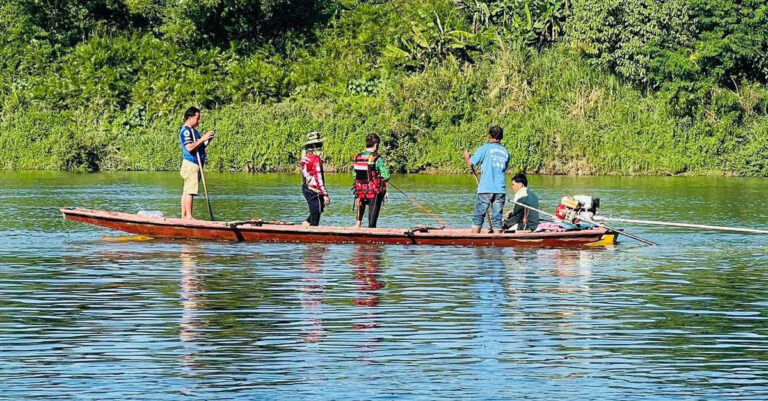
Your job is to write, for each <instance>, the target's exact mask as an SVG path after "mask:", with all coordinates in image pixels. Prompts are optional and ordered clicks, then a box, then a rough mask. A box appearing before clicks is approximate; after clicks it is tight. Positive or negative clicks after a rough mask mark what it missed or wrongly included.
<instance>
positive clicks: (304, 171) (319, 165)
mask: <svg viewBox="0 0 768 401" xmlns="http://www.w3.org/2000/svg"><path fill="white" fill-rule="evenodd" d="M301 179H302V180H303V181H304V183H305V184H307V186H308V187H309V189H311V190H313V191H315V192H317V193H320V194H322V195H327V194H328V191H327V190H326V189H325V177H324V176H323V161H322V160H321V159H320V156H318V155H313V154H307V155H304V156H303V157H302V158H301Z"/></svg>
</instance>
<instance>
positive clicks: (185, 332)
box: [179, 243, 205, 369]
mask: <svg viewBox="0 0 768 401" xmlns="http://www.w3.org/2000/svg"><path fill="white" fill-rule="evenodd" d="M200 253H201V249H200V247H199V246H197V245H196V244H192V243H183V244H181V254H179V258H180V259H181V289H180V291H179V297H180V300H181V306H182V313H181V322H180V323H179V340H181V342H182V344H183V346H184V348H185V350H186V352H185V353H184V355H183V356H182V363H183V364H184V366H185V367H187V368H190V369H193V368H197V367H199V366H198V364H197V363H196V362H195V356H196V355H197V353H198V352H197V350H196V348H198V345H197V344H196V340H197V331H198V330H199V329H200V327H201V326H202V322H201V318H200V317H199V316H198V313H197V311H198V310H199V309H200V294H201V293H202V292H203V291H205V283H204V282H203V279H202V276H201V275H200V274H199V272H198V271H197V265H198V256H199V255H200Z"/></svg>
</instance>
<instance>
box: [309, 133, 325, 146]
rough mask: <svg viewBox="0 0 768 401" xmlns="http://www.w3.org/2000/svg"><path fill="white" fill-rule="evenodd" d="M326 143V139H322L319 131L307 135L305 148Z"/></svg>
mask: <svg viewBox="0 0 768 401" xmlns="http://www.w3.org/2000/svg"><path fill="white" fill-rule="evenodd" d="M323 141H325V138H320V133H319V132H317V131H312V132H310V133H309V134H307V142H306V143H304V146H309V145H314V144H317V143H323Z"/></svg>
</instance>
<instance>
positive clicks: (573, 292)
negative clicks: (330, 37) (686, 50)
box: [0, 173, 768, 400]
mask: <svg viewBox="0 0 768 401" xmlns="http://www.w3.org/2000/svg"><path fill="white" fill-rule="evenodd" d="M4 174H5V175H4V176H3V178H4V179H5V180H6V181H5V182H4V184H5V185H4V186H3V187H2V188H1V189H0V201H2V206H0V210H2V211H3V212H4V213H3V215H4V216H7V217H8V218H7V219H6V221H5V222H3V223H2V231H3V237H2V238H3V246H2V247H0V398H3V397H7V398H8V399H21V398H40V399H42V398H45V399H48V398H58V399H60V398H72V399H74V398H78V399H88V398H93V399H106V398H119V399H164V398H165V399H175V398H178V397H179V396H189V397H195V398H200V399H230V398H242V399H304V398H311V399H329V400H331V399H333V400H335V399H391V398H404V399H435V398H446V399H500V398H514V399H518V398H524V399H534V400H548V399H552V398H553V397H557V398H558V399H573V400H581V399H604V400H623V399H627V398H629V399H636V398H640V399H657V400H666V399H682V400H689V399H690V400H700V399H701V400H704V399H707V400H709V399H755V400H758V399H766V398H768V357H767V356H768V352H767V351H768V341H766V335H768V333H767V328H768V324H766V312H765V310H766V307H768V297H767V296H766V295H768V290H766V288H767V286H766V284H768V257H767V256H766V251H768V245H767V242H766V240H765V239H764V238H763V237H757V236H748V237H744V236H739V235H732V234H711V233H691V232H680V231H675V230H668V229H649V228H642V229H637V228H635V230H634V231H635V232H636V233H638V234H639V235H643V236H647V237H649V238H651V239H653V240H654V241H656V242H659V243H661V244H662V245H661V246H659V247H656V248H650V247H645V246H639V245H636V244H634V243H632V242H630V241H629V240H625V241H623V242H622V243H621V244H620V245H619V246H617V247H612V248H604V249H587V250H584V249H531V248H507V249H496V248H462V247H405V246H371V245H367V246H366V245H358V246H355V245H333V246H323V245H275V244H236V243H220V242H191V241H135V240H126V239H129V238H127V237H125V236H122V235H120V234H117V233H114V232H109V231H105V230H101V229H97V228H90V227H87V226H83V225H75V224H73V223H66V224H63V223H62V222H61V221H60V217H59V215H57V213H56V207H58V206H62V205H73V204H75V205H81V206H90V207H104V208H109V209H119V210H125V211H135V210H138V209H139V208H144V209H147V208H150V207H151V208H152V209H158V210H164V211H165V212H166V214H167V215H174V214H176V213H178V212H177V211H176V209H177V208H178V206H177V203H178V199H177V197H176V194H175V191H176V190H177V188H175V184H176V181H175V178H176V177H175V176H173V175H162V174H157V175H151V174H150V175H138V176H136V175H117V176H116V178H112V177H113V176H110V175H90V176H89V175H85V176H82V175H78V176H76V177H74V178H73V176H74V175H61V176H58V177H63V178H64V179H63V180H54V179H51V178H50V176H46V175H43V178H47V179H42V180H37V181H35V183H34V185H33V183H28V181H27V180H22V179H18V174H19V173H13V174H17V175H9V174H10V173H4ZM9 177H11V178H12V179H9ZM214 177H216V176H215V175H214ZM222 177H226V176H219V178H220V179H221V178H222ZM245 177H246V178H242V176H237V177H235V180H248V179H251V180H253V182H250V184H253V185H252V188H254V189H253V191H250V190H249V189H244V190H243V189H237V188H240V187H242V186H243V183H242V182H233V183H232V184H231V185H230V186H225V187H224V188H223V189H221V190H220V191H221V192H223V193H224V194H223V195H222V196H221V197H220V198H214V199H215V201H214V208H217V206H218V209H219V210H220V212H218V213H221V214H222V215H224V216H226V215H228V214H229V215H230V216H231V218H243V217H251V216H250V215H245V216H244V215H243V214H248V213H244V212H243V210H250V211H265V210H266V211H268V212H269V216H275V217H277V216H279V217H280V218H281V219H290V218H291V217H293V220H296V221H298V220H300V219H299V218H296V217H295V214H297V213H298V214H299V215H301V214H303V213H304V210H303V209H302V207H303V204H302V203H301V198H300V195H298V194H294V193H293V192H294V190H295V188H294V187H293V186H291V185H292V183H291V182H290V181H287V182H286V181H285V180H286V178H285V176H267V177H264V176H245ZM248 177H251V178H248ZM537 179H538V180H539V182H538V183H537V185H539V186H540V187H541V188H548V189H542V191H541V192H542V193H543V194H544V195H545V196H546V197H548V198H550V199H552V198H557V197H558V196H559V195H562V194H564V192H565V193H567V191H566V189H568V188H570V187H571V186H578V185H581V186H583V187H584V188H586V189H587V190H590V191H592V192H600V193H601V196H602V197H603V199H604V205H605V206H604V208H606V209H607V208H608V206H607V205H606V203H607V202H606V199H608V200H610V202H612V204H611V208H612V209H613V210H616V211H619V212H622V213H627V212H632V211H640V212H642V211H645V212H646V213H648V210H649V208H658V209H659V210H664V211H665V212H667V213H670V214H673V215H674V216H676V217H677V218H680V219H683V217H686V214H687V213H688V206H686V205H688V204H690V202H687V203H685V204H680V203H679V202H680V200H681V198H680V197H676V196H670V194H669V192H666V191H665V189H664V188H665V186H666V185H667V181H665V180H664V179H657V180H659V181H658V182H657V184H656V185H654V183H653V181H652V180H651V181H650V182H649V181H648V179H638V180H637V181H632V180H627V179H622V181H621V182H622V183H623V185H622V186H621V188H623V192H620V193H616V194H614V193H613V192H611V191H615V190H616V185H613V184H615V183H614V182H609V183H603V182H601V181H593V180H594V179H592V180H590V179H581V180H582V181H569V182H565V183H561V182H560V181H559V179H558V178H551V179H547V178H539V177H537ZM126 180H128V181H130V182H129V183H127V184H126V183H124V181H126ZM131 180H133V181H131ZM209 180H211V181H213V182H216V181H215V179H214V178H211V179H209ZM400 180H401V181H405V185H401V187H405V188H403V189H405V190H407V191H409V192H412V191H417V190H418V188H419V187H420V186H423V185H422V183H421V182H420V180H423V178H414V179H412V180H413V181H409V180H408V179H405V178H400ZM437 180H438V182H437V183H432V184H433V185H432V186H431V187H429V189H427V190H426V191H425V192H417V194H418V196H419V199H422V200H424V199H429V200H430V201H431V203H430V204H431V205H433V208H434V209H435V210H436V211H439V212H440V213H441V214H442V215H443V216H445V217H446V218H447V219H448V220H449V221H450V222H451V223H454V224H456V225H461V224H464V223H463V220H464V219H465V214H466V213H467V210H464V209H469V208H471V198H472V195H471V189H470V190H467V189H466V188H463V187H459V188H457V187H455V186H451V185H450V184H449V183H450V181H445V182H442V181H439V179H437ZM41 181H42V182H43V185H40V182H41ZM72 181H74V183H71V182H72ZM62 182H70V184H62ZM701 182H705V183H706V181H701ZM701 182H699V181H696V182H694V183H695V184H696V185H692V186H691V187H689V188H688V189H689V191H693V192H691V193H690V194H689V195H687V196H690V197H692V198H693V199H691V200H692V201H696V200H701V199H704V200H707V199H710V198H711V201H712V202H713V203H716V204H717V203H718V202H720V200H719V198H716V197H712V195H711V194H710V190H709V187H708V186H707V185H703V184H701ZM739 182H741V183H743V182H744V181H739ZM633 183H635V184H633ZM747 183H748V184H750V185H747V186H746V189H745V191H744V193H745V194H747V195H746V196H745V197H744V198H743V199H741V200H739V203H738V205H737V206H738V207H737V209H738V210H742V208H743V207H751V206H754V204H756V203H760V202H764V200H763V199H762V198H761V196H762V195H760V196H758V194H764V193H765V192H764V191H763V192H760V191H755V188H762V189H764V188H765V184H764V183H763V181H747ZM408 184H411V185H410V189H408V188H409V185H408ZM470 184H471V183H470ZM609 184H610V185H609ZM468 185H469V184H468ZM702 185H703V189H699V190H696V188H698V187H700V186H702ZM740 185H742V184H740ZM246 187H247V185H246ZM262 187H267V188H269V192H270V193H271V194H272V195H270V196H266V195H265V194H264V193H262V192H260V191H266V190H263V189H261V190H260V189H259V188H262ZM691 188H693V189H691ZM673 189H674V188H673ZM238 191H242V192H238ZM462 191H463V192H469V201H468V200H467V196H466V194H460V192H462ZM548 191H549V192H548ZM339 192H340V193H339V194H337V196H335V198H336V199H335V200H336V201H337V203H334V206H335V209H331V211H330V212H329V214H328V216H326V217H324V222H327V223H335V224H347V223H348V221H347V220H348V219H349V214H350V213H351V211H350V210H349V209H350V205H348V204H345V203H344V201H343V199H344V198H343V197H344V196H345V195H346V192H341V190H340V191H339ZM648 192H650V193H652V195H653V196H655V203H654V205H651V206H643V205H642V203H643V202H645V200H644V199H645V198H646V197H645V195H648ZM225 194H226V195H225ZM750 194H751V195H750ZM281 195H282V196H283V198H285V197H286V196H294V195H295V196H294V197H295V198H296V199H292V200H290V202H288V203H287V204H286V205H284V206H283V207H280V208H275V206H274V205H273V203H274V199H273V197H277V198H279V197H280V196H281ZM636 199H639V200H637V201H636ZM216 200H218V202H216ZM199 203H204V202H199ZM465 203H468V205H465ZM198 206H203V205H198ZM389 206H390V207H389V208H388V209H387V210H385V212H387V213H388V214H387V215H386V216H385V218H386V220H385V219H382V223H383V224H382V225H388V226H397V225H406V223H407V225H414V224H417V223H423V222H425V221H424V220H423V217H422V215H419V214H418V212H417V211H412V210H409V209H408V207H407V203H405V202H404V201H402V199H395V198H393V199H391V203H390V205H389ZM385 207H386V206H385ZM644 208H645V209H644ZM203 210H204V209H198V213H202V214H201V215H204V211H203ZM218 213H217V214H218ZM281 213H282V214H281ZM702 213H705V214H706V216H704V217H706V218H707V222H708V223H713V224H732V223H731V222H732V221H740V220H741V219H743V216H742V215H740V214H738V212H736V211H734V212H733V213H731V214H729V213H728V212H727V211H723V210H721V209H719V208H718V209H716V210H711V211H704V212H702ZM292 214H293V215H292ZM638 217H649V216H648V215H647V214H646V215H641V216H638ZM688 217H691V216H688ZM759 218H760V219H762V220H760V221H756V222H755V221H753V222H751V223H752V224H748V225H756V226H760V225H762V227H765V226H766V225H768V224H766V219H767V218H766V217H759ZM687 221H692V219H690V218H688V219H687Z"/></svg>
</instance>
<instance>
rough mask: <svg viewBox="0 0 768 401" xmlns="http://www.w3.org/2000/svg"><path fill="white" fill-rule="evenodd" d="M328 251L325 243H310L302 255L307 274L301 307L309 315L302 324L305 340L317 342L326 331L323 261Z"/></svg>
mask: <svg viewBox="0 0 768 401" xmlns="http://www.w3.org/2000/svg"><path fill="white" fill-rule="evenodd" d="M327 253H328V246H327V245H325V244H308V245H306V246H305V248H304V253H303V254H302V256H301V265H302V266H303V267H304V270H305V272H306V273H305V274H304V277H302V279H301V308H302V310H303V311H304V313H305V314H306V315H307V316H308V317H307V318H305V319H304V322H303V323H304V324H302V326H301V327H302V331H304V332H305V333H304V341H305V342H308V343H316V342H318V340H319V339H320V338H321V337H322V336H323V334H324V333H325V329H324V328H323V303H324V302H325V286H324V285H323V263H324V261H325V256H326V254H327Z"/></svg>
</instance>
